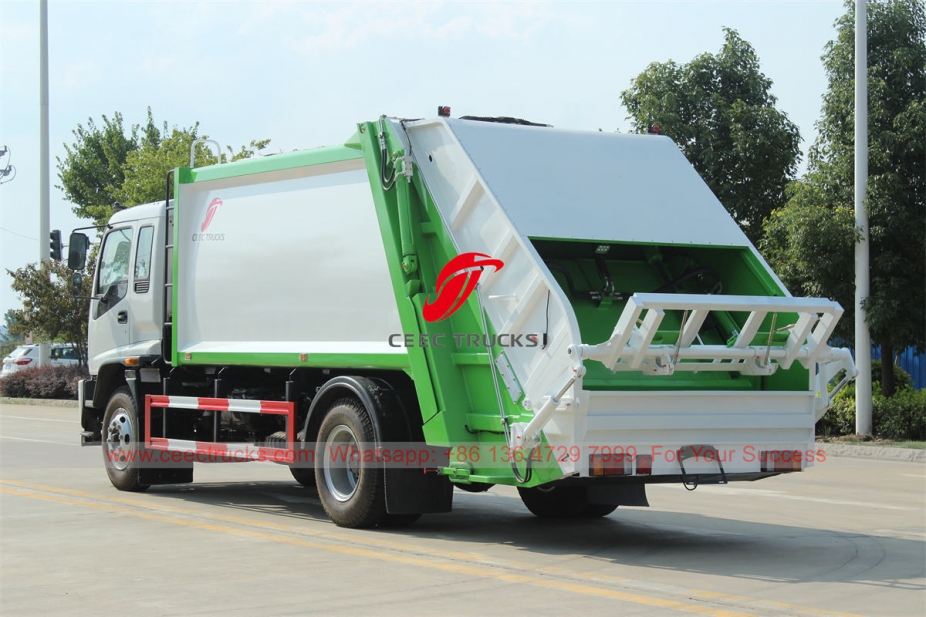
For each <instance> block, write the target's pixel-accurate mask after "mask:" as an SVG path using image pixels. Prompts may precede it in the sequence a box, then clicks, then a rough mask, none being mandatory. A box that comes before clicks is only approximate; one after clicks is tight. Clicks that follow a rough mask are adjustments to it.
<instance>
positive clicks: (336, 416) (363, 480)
mask: <svg viewBox="0 0 926 617" xmlns="http://www.w3.org/2000/svg"><path fill="white" fill-rule="evenodd" d="M374 442H375V434H374V433H373V422H372V420H371V419H370V414H369V412H368V411H367V410H366V409H364V407H363V405H361V404H360V403H359V402H358V401H357V400H355V399H352V398H344V399H340V400H337V401H335V402H334V403H333V404H332V405H331V406H330V407H329V408H328V410H327V412H326V413H325V417H324V419H323V420H322V424H321V427H320V428H319V430H318V439H317V441H316V444H315V452H316V457H315V482H316V484H317V486H318V497H319V499H320V500H321V502H322V507H324V508H325V512H326V513H327V514H328V517H329V518H330V519H331V520H332V522H334V524H335V525H338V526H339V527H350V528H354V529H358V528H364V527H374V526H376V525H377V524H379V523H380V522H382V521H383V520H384V518H385V517H386V491H385V474H384V473H383V469H382V466H381V465H379V464H377V463H374V462H370V461H365V460H364V457H363V455H362V452H361V447H362V446H364V445H365V446H367V447H369V446H370V445H372V444H373V443H374ZM352 449H353V450H352Z"/></svg>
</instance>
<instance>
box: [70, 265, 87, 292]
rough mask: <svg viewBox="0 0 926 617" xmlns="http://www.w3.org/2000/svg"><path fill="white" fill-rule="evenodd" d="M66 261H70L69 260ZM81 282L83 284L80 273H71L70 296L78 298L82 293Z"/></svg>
mask: <svg viewBox="0 0 926 617" xmlns="http://www.w3.org/2000/svg"><path fill="white" fill-rule="evenodd" d="M68 261H70V259H69V260H68ZM68 265H70V264H68ZM83 282H84V275H83V274H81V273H80V272H76V271H75V272H72V273H71V295H72V296H80V292H81V291H82V289H81V288H82V287H83Z"/></svg>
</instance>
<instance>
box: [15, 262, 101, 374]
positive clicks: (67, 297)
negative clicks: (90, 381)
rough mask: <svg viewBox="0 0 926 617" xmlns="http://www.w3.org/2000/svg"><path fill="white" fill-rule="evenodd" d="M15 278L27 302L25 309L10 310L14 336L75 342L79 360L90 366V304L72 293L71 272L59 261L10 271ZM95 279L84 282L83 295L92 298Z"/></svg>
mask: <svg viewBox="0 0 926 617" xmlns="http://www.w3.org/2000/svg"><path fill="white" fill-rule="evenodd" d="M7 274H9V275H10V276H11V277H12V278H13V285H12V288H13V291H16V292H18V293H19V295H20V296H21V297H22V299H23V308H22V309H20V310H12V311H10V313H11V316H12V321H8V323H9V324H10V333H11V334H13V335H26V334H28V333H29V332H32V333H33V334H35V335H36V336H37V338H39V339H44V340H48V341H59V342H62V343H71V344H73V345H74V347H75V348H76V349H77V354H78V360H79V361H80V363H81V364H86V358H85V357H84V349H85V347H86V345H87V320H88V317H89V314H88V312H89V305H90V303H89V302H87V300H86V299H85V298H79V297H77V296H75V295H72V293H71V271H70V270H68V268H67V265H66V264H64V263H60V262H57V261H45V262H42V264H41V265H37V264H29V265H27V266H25V267H23V268H20V269H18V270H15V271H13V270H7ZM92 276H93V272H92V266H91V268H90V270H89V276H84V277H83V279H82V281H81V285H82V288H81V291H80V294H79V295H81V296H89V295H90V285H91V279H92Z"/></svg>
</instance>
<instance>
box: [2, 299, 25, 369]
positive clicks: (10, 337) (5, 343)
mask: <svg viewBox="0 0 926 617" xmlns="http://www.w3.org/2000/svg"><path fill="white" fill-rule="evenodd" d="M3 323H4V325H3V326H2V327H0V358H5V357H7V356H8V355H10V352H12V351H13V350H14V349H16V347H18V346H19V345H21V344H22V342H23V340H24V337H23V336H22V335H16V334H13V333H12V332H10V328H11V327H13V325H14V324H15V323H16V316H15V315H14V314H13V311H12V310H8V311H7V312H6V313H4V314H3Z"/></svg>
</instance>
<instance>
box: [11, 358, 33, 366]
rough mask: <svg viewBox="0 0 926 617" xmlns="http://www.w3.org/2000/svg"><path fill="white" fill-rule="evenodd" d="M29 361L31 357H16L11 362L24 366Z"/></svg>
mask: <svg viewBox="0 0 926 617" xmlns="http://www.w3.org/2000/svg"><path fill="white" fill-rule="evenodd" d="M30 362H32V358H18V359H16V360H14V361H13V364H15V365H17V366H26V365H27V364H29V363H30Z"/></svg>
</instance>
